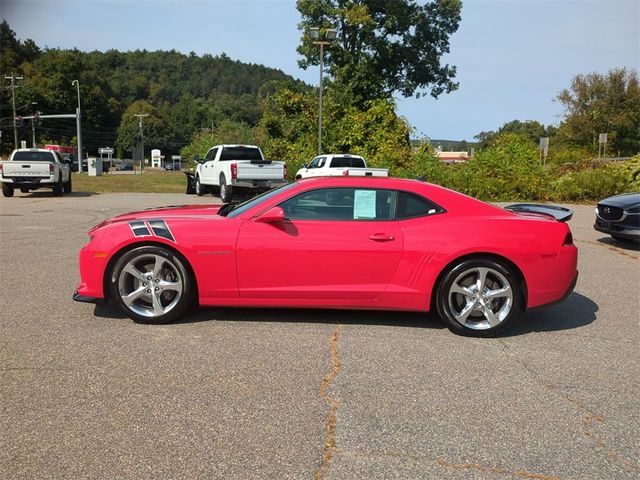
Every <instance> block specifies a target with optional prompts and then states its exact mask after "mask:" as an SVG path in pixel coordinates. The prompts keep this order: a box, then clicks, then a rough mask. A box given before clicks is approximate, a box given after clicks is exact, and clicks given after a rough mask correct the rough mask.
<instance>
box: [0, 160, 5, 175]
mask: <svg viewBox="0 0 640 480" xmlns="http://www.w3.org/2000/svg"><path fill="white" fill-rule="evenodd" d="M3 173H4V170H3V169H2V162H0V175H2V174H3Z"/></svg>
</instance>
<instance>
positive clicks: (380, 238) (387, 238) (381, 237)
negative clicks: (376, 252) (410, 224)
mask: <svg viewBox="0 0 640 480" xmlns="http://www.w3.org/2000/svg"><path fill="white" fill-rule="evenodd" d="M395 239H396V237H394V236H393V235H387V234H386V233H374V234H373V235H369V240H373V241H374V242H391V241H393V240H395Z"/></svg>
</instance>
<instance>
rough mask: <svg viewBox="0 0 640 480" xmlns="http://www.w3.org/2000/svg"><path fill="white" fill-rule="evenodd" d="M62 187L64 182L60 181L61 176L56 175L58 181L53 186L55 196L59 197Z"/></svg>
mask: <svg viewBox="0 0 640 480" xmlns="http://www.w3.org/2000/svg"><path fill="white" fill-rule="evenodd" d="M63 188H64V184H63V183H62V177H58V181H57V182H56V183H55V185H54V186H53V194H54V195H55V196H56V197H61V196H62V191H63Z"/></svg>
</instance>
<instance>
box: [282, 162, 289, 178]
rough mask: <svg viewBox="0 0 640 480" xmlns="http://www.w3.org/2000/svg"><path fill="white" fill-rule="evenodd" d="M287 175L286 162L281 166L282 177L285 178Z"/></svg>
mask: <svg viewBox="0 0 640 480" xmlns="http://www.w3.org/2000/svg"><path fill="white" fill-rule="evenodd" d="M288 176H289V172H288V170H287V164H286V163H285V164H284V166H283V167H282V177H283V178H285V179H286V178H287V177H288Z"/></svg>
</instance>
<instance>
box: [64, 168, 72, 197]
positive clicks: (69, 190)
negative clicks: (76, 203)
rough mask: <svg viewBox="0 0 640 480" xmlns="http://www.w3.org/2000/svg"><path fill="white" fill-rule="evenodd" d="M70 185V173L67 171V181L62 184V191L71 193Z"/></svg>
mask: <svg viewBox="0 0 640 480" xmlns="http://www.w3.org/2000/svg"><path fill="white" fill-rule="evenodd" d="M71 190H72V185H71V173H69V181H68V182H66V183H65V184H64V193H71Z"/></svg>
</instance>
